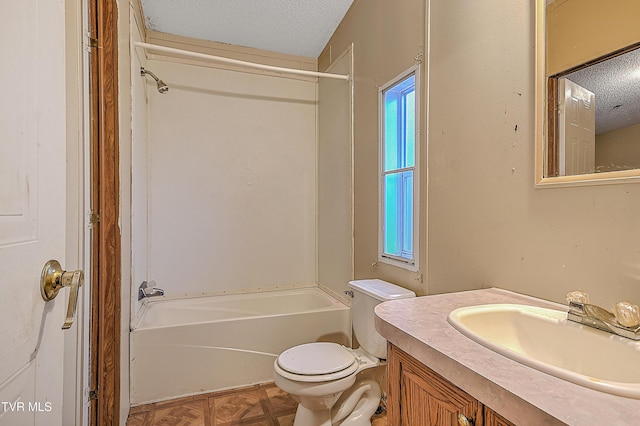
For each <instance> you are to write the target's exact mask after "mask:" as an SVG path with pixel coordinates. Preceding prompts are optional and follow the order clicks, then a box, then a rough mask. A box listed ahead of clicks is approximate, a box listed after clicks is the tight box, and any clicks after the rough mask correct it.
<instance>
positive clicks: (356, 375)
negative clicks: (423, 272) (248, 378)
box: [273, 279, 416, 426]
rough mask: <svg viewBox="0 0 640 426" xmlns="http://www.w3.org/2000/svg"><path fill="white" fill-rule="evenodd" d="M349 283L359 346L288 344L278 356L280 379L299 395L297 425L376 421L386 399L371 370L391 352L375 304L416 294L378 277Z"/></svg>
mask: <svg viewBox="0 0 640 426" xmlns="http://www.w3.org/2000/svg"><path fill="white" fill-rule="evenodd" d="M349 288H350V289H351V291H352V292H353V296H352V297H353V301H352V304H351V319H352V322H353V332H354V334H355V336H356V338H357V339H358V342H360V347H359V348H358V349H351V348H346V347H344V346H342V345H339V344H337V343H329V342H315V343H306V344H303V345H298V346H294V347H292V348H289V349H287V350H285V351H284V352H282V353H281V354H280V355H279V356H278V358H277V359H276V360H275V362H274V365H273V367H274V378H275V383H276V385H277V386H278V387H279V388H280V389H282V390H283V391H285V392H288V393H289V394H291V395H292V396H293V398H294V399H295V400H296V401H298V408H297V411H296V416H295V420H294V423H293V425H294V426H331V425H340V426H364V425H367V426H370V425H371V417H372V416H373V414H374V413H375V411H376V410H377V409H378V406H379V404H380V397H381V390H380V384H379V383H378V381H377V380H376V379H375V378H374V377H375V375H373V374H367V373H368V372H371V371H373V370H372V369H374V367H378V366H379V365H383V362H382V361H384V360H386V358H387V341H386V340H385V338H384V337H382V336H381V335H380V334H379V333H378V332H377V331H376V329H375V325H374V308H375V307H376V305H378V304H379V303H382V302H385V301H387V300H395V299H405V298H409V297H415V296H416V294H415V293H414V292H412V291H410V290H407V289H405V288H402V287H399V286H397V285H395V284H391V283H388V282H386V281H382V280H378V279H369V280H356V281H351V282H349ZM365 370H366V371H365Z"/></svg>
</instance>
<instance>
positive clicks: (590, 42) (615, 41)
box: [546, 0, 640, 75]
mask: <svg viewBox="0 0 640 426" xmlns="http://www.w3.org/2000/svg"><path fill="white" fill-rule="evenodd" d="M639 19H640V2H638V1H637V0H607V1H601V0H556V1H555V2H553V3H551V4H550V5H549V6H548V7H547V14H546V37H547V44H548V46H549V48H548V49H547V75H553V74H556V73H559V72H562V71H566V70H568V69H570V68H573V67H575V66H577V65H581V64H584V63H586V62H588V61H591V60H593V59H596V58H599V57H601V56H604V55H606V54H608V53H611V52H615V51H617V50H619V49H623V48H625V47H627V46H629V45H631V44H634V43H638V42H640V25H638V20H639Z"/></svg>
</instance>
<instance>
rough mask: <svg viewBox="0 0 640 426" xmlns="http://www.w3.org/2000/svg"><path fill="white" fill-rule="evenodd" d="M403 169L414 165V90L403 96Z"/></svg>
mask: <svg viewBox="0 0 640 426" xmlns="http://www.w3.org/2000/svg"><path fill="white" fill-rule="evenodd" d="M404 107H405V108H404V110H405V116H404V129H405V132H404V134H405V141H404V150H405V151H404V158H405V163H404V167H413V166H414V165H415V145H416V144H415V139H416V91H415V88H414V89H412V90H411V91H410V92H408V93H406V94H405V96H404Z"/></svg>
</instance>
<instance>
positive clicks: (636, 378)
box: [448, 304, 640, 399]
mask: <svg viewBox="0 0 640 426" xmlns="http://www.w3.org/2000/svg"><path fill="white" fill-rule="evenodd" d="M448 320H449V323H450V324H451V325H452V326H453V327H455V328H456V329H457V330H458V331H460V332H461V333H462V334H464V335H465V336H467V337H469V338H471V339H473V340H475V341H476V342H478V343H480V344H481V345H483V346H485V347H487V348H489V349H491V350H493V351H495V352H497V353H499V354H501V355H504V356H506V357H508V358H511V359H513V360H515V361H518V362H520V363H522V364H525V365H527V366H529V367H532V368H535V369H537V370H540V371H542V372H545V373H548V374H551V375H553V376H556V377H559V378H561V379H564V380H567V381H570V382H573V383H576V384H578V385H582V386H586V387H588V388H591V389H595V390H598V391H601V392H607V393H610V394H614V395H620V396H625V397H628V398H635V399H640V342H638V341H633V340H630V339H626V338H624V337H619V336H615V335H612V334H609V333H606V332H604V331H600V330H596V329H593V328H591V327H587V326H584V325H580V324H576V323H574V322H572V321H568V320H567V314H566V312H562V311H557V310H553V309H545V308H538V307H534V306H526V305H515V304H499V305H479V306H469V307H465V308H459V309H456V310H454V311H452V312H451V313H450V314H449V317H448Z"/></svg>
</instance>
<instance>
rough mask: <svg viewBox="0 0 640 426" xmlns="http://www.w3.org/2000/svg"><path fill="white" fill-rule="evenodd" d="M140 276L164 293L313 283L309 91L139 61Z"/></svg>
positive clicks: (273, 80)
mask: <svg viewBox="0 0 640 426" xmlns="http://www.w3.org/2000/svg"><path fill="white" fill-rule="evenodd" d="M147 68H148V69H150V70H151V71H153V72H154V73H156V74H157V75H158V77H159V78H161V79H162V80H163V81H165V82H166V83H167V84H168V85H169V87H170V90H169V92H168V93H167V94H163V95H161V94H159V93H158V92H157V91H155V90H149V86H147V95H148V102H149V104H148V110H147V113H148V119H149V127H148V143H149V146H148V149H149V151H148V155H149V170H148V174H149V181H148V191H149V201H148V202H149V204H148V220H149V222H148V224H149V227H148V255H149V278H150V279H152V280H155V281H156V283H157V286H158V287H160V288H163V289H164V290H165V293H166V295H168V296H183V295H200V294H219V293H226V292H239V291H244V290H254V289H259V288H273V287H280V286H283V287H290V286H294V285H307V284H310V283H314V282H315V276H316V132H317V130H316V103H317V102H316V82H315V81H310V80H304V79H290V78H281V77H276V76H269V75H259V74H254V73H247V72H238V71H231V70H225V69H218V68H211V67H203V66H194V65H190V64H188V63H179V62H170V61H161V60H148V61H147Z"/></svg>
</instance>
